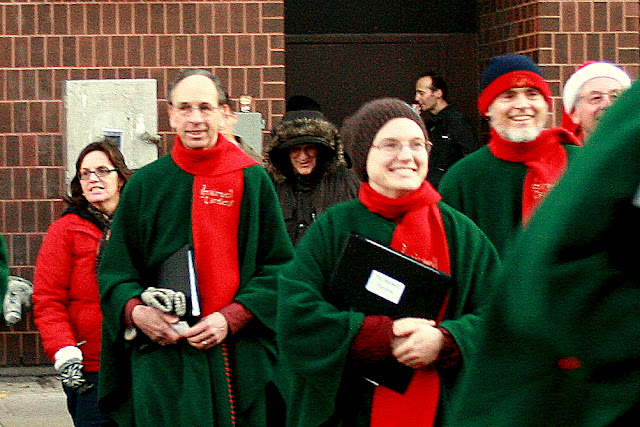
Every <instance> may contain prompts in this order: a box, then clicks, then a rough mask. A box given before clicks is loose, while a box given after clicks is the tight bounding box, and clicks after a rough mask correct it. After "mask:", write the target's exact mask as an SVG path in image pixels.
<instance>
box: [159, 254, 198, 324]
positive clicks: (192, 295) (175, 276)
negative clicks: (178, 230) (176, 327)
mask: <svg viewBox="0 0 640 427" xmlns="http://www.w3.org/2000/svg"><path fill="white" fill-rule="evenodd" d="M155 286H156V287H157V288H166V289H173V290H174V291H180V292H182V293H184V295H185V297H186V300H187V314H186V315H185V316H183V320H186V321H187V322H188V323H189V324H194V323H196V322H197V320H198V319H199V317H200V298H199V296H198V279H197V276H196V269H195V258H194V252H193V248H192V247H191V245H185V246H183V247H182V248H180V249H179V250H178V251H177V252H175V253H174V254H173V255H171V256H170V257H169V258H167V259H166V260H164V261H163V262H162V263H160V265H159V267H158V270H157V279H156V285H155Z"/></svg>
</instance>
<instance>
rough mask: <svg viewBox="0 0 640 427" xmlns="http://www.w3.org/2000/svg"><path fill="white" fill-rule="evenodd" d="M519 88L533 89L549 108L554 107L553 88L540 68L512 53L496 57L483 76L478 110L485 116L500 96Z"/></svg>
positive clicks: (529, 59)
mask: <svg viewBox="0 0 640 427" xmlns="http://www.w3.org/2000/svg"><path fill="white" fill-rule="evenodd" d="M517 87H533V88H535V89H538V90H539V91H540V92H541V93H542V95H543V96H544V98H545V100H546V101H547V104H548V105H549V108H551V107H552V105H553V102H552V99H551V88H549V85H548V84H547V82H546V81H545V80H544V77H543V76H542V72H541V71H540V69H539V68H538V66H537V65H536V64H535V63H534V62H533V61H532V60H531V58H529V57H528V56H524V55H515V54H512V53H509V54H506V55H501V56H496V57H494V58H493V59H491V62H490V63H489V66H488V67H487V68H486V69H485V70H484V73H483V74H482V81H481V82H480V91H481V92H480V97H479V98H478V109H479V110H480V114H482V115H483V116H484V115H485V114H486V112H487V110H488V109H489V106H490V105H491V103H492V102H493V100H494V99H496V97H497V96H498V95H500V94H501V93H502V92H504V91H505V90H509V89H512V88H517Z"/></svg>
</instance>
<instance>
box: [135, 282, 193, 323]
mask: <svg viewBox="0 0 640 427" xmlns="http://www.w3.org/2000/svg"><path fill="white" fill-rule="evenodd" d="M141 298H142V302H143V303H145V304H146V305H148V306H150V307H155V308H157V309H158V310H160V311H162V312H164V313H173V314H175V315H176V316H178V317H182V316H184V315H185V314H186V313H187V299H186V297H185V296H184V293H182V292H179V291H178V292H176V291H174V290H173V289H164V288H153V287H151V288H147V289H145V291H144V292H143V293H142V295H141Z"/></svg>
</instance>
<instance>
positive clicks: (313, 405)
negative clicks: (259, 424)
mask: <svg viewBox="0 0 640 427" xmlns="http://www.w3.org/2000/svg"><path fill="white" fill-rule="evenodd" d="M341 134H342V137H343V139H344V142H345V146H346V147H347V148H348V149H349V150H350V152H351V154H352V156H353V162H354V171H355V172H356V174H357V175H358V176H359V177H360V178H361V180H362V182H363V184H362V186H361V187H360V191H359V196H358V199H356V200H352V201H349V202H345V203H341V204H338V205H336V206H333V207H331V208H329V209H328V210H327V211H325V213H324V214H323V215H321V216H320V217H319V218H318V219H317V220H316V221H315V222H314V223H313V224H312V225H311V227H309V230H307V233H306V234H305V236H304V237H303V239H302V240H301V241H300V243H299V245H298V246H297V247H296V254H295V256H294V259H293V260H292V261H291V262H290V263H289V264H287V265H286V266H285V267H284V268H283V269H282V271H281V277H280V282H279V287H278V290H279V295H278V316H277V334H276V336H277V339H278V346H279V350H280V360H281V363H282V368H283V369H282V371H283V373H284V375H286V376H287V377H286V378H287V380H288V381H289V386H288V388H285V389H284V390H285V393H284V396H285V400H286V401H287V404H288V406H287V410H288V414H287V421H288V423H287V425H288V426H304V427H312V426H320V425H327V426H336V425H344V426H356V425H371V426H392V425H393V426H396V425H397V426H417V425H421V426H423V425H424V426H428V425H433V424H437V423H438V422H439V421H438V419H439V413H438V412H439V408H440V407H441V406H444V405H446V402H447V399H448V392H449V390H450V388H451V387H452V386H453V384H454V383H455V380H456V376H457V373H458V370H459V369H460V368H461V366H462V365H463V363H462V360H463V359H464V354H465V352H466V351H467V341H468V339H469V336H468V334H469V331H471V330H472V328H473V327H474V324H475V310H476V309H477V308H478V307H479V306H480V305H482V304H483V302H484V300H485V298H486V297H487V295H488V294H489V293H490V288H491V286H490V283H489V281H488V274H489V272H490V271H491V270H492V269H493V268H496V267H497V266H498V263H499V261H498V256H497V253H496V250H495V249H494V247H493V245H492V244H491V243H490V242H489V240H488V239H487V237H486V236H485V235H484V234H483V233H482V232H481V231H480V230H479V229H478V227H477V226H476V225H475V224H473V222H471V221H470V220H469V219H468V218H467V217H465V216H464V215H462V214H460V213H459V212H457V211H456V210H454V209H452V208H451V207H449V206H447V205H446V204H444V203H442V202H441V201H440V196H439V195H438V193H437V192H436V191H435V190H434V188H433V186H432V185H431V184H430V183H429V182H427V181H425V177H426V175H427V171H428V162H429V160H428V151H429V148H430V142H429V139H428V136H427V131H426V129H425V127H424V123H423V122H422V119H421V118H420V116H419V115H418V113H417V112H416V111H414V110H413V109H412V108H411V107H410V106H409V105H408V104H406V103H404V102H402V101H400V100H398V99H378V100H374V101H371V102H368V103H366V104H364V105H363V106H362V107H361V108H360V109H359V110H358V111H357V112H356V113H355V114H354V115H353V116H351V117H350V118H348V119H347V120H346V121H345V123H344V126H343V128H342V131H341ZM352 232H357V233H359V234H361V235H364V236H366V237H368V238H370V239H372V240H375V241H377V242H379V243H381V244H383V245H385V246H388V247H391V248H393V249H396V250H398V251H401V252H403V253H405V254H406V255H408V256H410V257H412V258H414V259H417V260H419V261H421V262H422V263H425V264H428V265H431V266H432V267H434V268H436V269H438V270H440V271H442V272H445V273H449V274H451V275H452V277H453V280H454V284H453V287H452V289H451V291H450V293H449V295H448V296H447V297H445V298H444V300H443V301H437V302H436V304H435V305H436V306H437V307H439V312H440V315H439V316H437V317H438V318H435V319H425V318H401V319H392V318H390V317H388V316H384V315H369V316H365V315H364V314H363V313H361V312H357V311H347V310H345V311H343V310H339V309H338V308H337V307H336V306H335V305H333V304H332V303H331V302H329V299H330V297H329V295H328V294H329V290H328V288H327V283H328V280H329V278H330V276H331V274H332V271H333V270H334V267H335V265H336V263H337V261H338V259H339V257H340V254H341V252H342V249H343V248H344V246H345V243H346V239H347V237H348V236H349V235H350V233H352ZM354 262H357V260H354ZM363 286H364V284H363ZM434 317H435V316H434ZM389 357H394V358H396V359H397V360H398V361H399V362H401V363H402V364H404V365H406V366H408V367H410V368H412V369H414V370H415V373H414V376H413V379H412V381H411V383H410V384H409V386H408V389H407V390H406V392H405V393H404V394H400V393H398V392H396V391H393V390H391V389H389V388H387V387H385V386H381V385H380V386H375V385H373V384H372V383H371V382H368V381H366V380H365V379H364V378H363V377H362V376H360V375H359V374H358V371H357V369H356V367H357V366H362V365H376V364H378V363H382V362H384V361H385V360H386V359H388V358H389Z"/></svg>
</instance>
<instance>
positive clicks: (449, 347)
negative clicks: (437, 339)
mask: <svg viewBox="0 0 640 427" xmlns="http://www.w3.org/2000/svg"><path fill="white" fill-rule="evenodd" d="M437 328H438V329H439V330H440V332H442V334H443V335H444V344H443V346H442V348H441V349H440V353H438V360H436V363H437V364H438V366H439V367H441V368H450V367H452V366H455V365H457V364H458V362H460V359H461V358H462V353H461V352H460V347H458V343H456V339H455V338H454V337H453V335H451V332H449V331H448V330H446V329H445V328H443V327H442V326H438V327H437Z"/></svg>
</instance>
